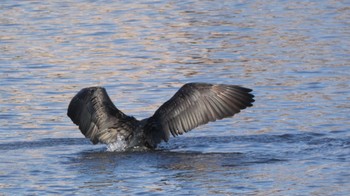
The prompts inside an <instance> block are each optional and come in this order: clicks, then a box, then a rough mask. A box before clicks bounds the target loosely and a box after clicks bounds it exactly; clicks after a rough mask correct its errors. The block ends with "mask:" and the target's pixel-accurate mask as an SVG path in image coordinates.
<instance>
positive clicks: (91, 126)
mask: <svg viewBox="0 0 350 196" xmlns="http://www.w3.org/2000/svg"><path fill="white" fill-rule="evenodd" d="M67 115H68V116H69V117H70V118H71V120H72V121H73V122H74V123H75V124H76V125H78V126H79V129H80V131H81V132H82V133H83V134H84V135H85V137H87V138H89V139H90V140H91V141H92V143H93V144H97V143H99V142H100V143H105V144H108V143H112V142H114V141H116V139H117V136H118V135H121V134H122V135H128V134H132V129H133V126H135V123H133V122H134V121H136V119H135V118H133V117H130V116H127V115H125V114H124V113H123V112H121V111H120V110H118V109H117V108H116V107H115V105H114V104H113V103H112V101H111V99H110V98H109V96H108V94H107V92H106V90H105V89H104V88H103V87H89V88H84V89H82V90H80V91H79V92H78V94H77V95H75V96H74V97H73V99H72V100H71V102H70V104H69V106H68V112H67Z"/></svg>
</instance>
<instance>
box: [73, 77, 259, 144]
mask: <svg viewBox="0 0 350 196" xmlns="http://www.w3.org/2000/svg"><path fill="white" fill-rule="evenodd" d="M251 91H252V90H251V89H249V88H244V87H241V86H237V85H227V84H208V83H187V84H185V85H183V86H182V87H181V88H180V89H179V90H178V91H177V92H176V93H175V95H174V96H173V97H172V98H171V99H169V100H168V101H167V102H165V103H164V104H163V105H161V106H160V107H159V108H158V110H156V112H155V113H154V114H153V116H151V117H149V118H146V119H143V120H137V119H136V118H134V117H132V116H127V115H125V114H124V113H123V112H121V111H120V110H118V109H117V108H116V107H115V105H114V104H113V103H112V101H111V99H110V98H109V96H108V94H107V92H106V89H105V88H103V87H89V88H83V89H82V90H80V91H79V92H78V94H77V95H75V96H74V97H73V99H72V100H71V102H70V104H69V106H68V112H67V115H68V116H69V117H70V118H71V119H72V121H73V122H74V123H75V124H76V125H78V126H79V129H80V131H81V132H82V133H83V134H84V135H85V137H86V138H89V139H90V140H91V142H92V143H93V144H97V143H104V144H107V145H114V144H117V143H119V144H121V145H119V146H118V148H119V149H117V150H125V149H129V148H134V147H141V148H151V149H154V148H156V147H157V145H158V144H159V143H160V142H161V141H162V140H164V141H166V142H167V141H168V140H169V137H170V134H171V135H173V136H174V137H175V136H177V135H182V134H183V133H185V132H188V131H190V130H192V129H194V128H196V127H198V126H199V125H203V124H206V123H208V122H209V121H211V122H213V121H216V120H218V119H222V118H226V117H231V116H233V115H234V114H236V113H239V112H240V111H241V110H242V109H245V108H246V107H250V106H252V103H253V102H254V99H253V98H254V95H253V94H251V93H250V92H251Z"/></svg>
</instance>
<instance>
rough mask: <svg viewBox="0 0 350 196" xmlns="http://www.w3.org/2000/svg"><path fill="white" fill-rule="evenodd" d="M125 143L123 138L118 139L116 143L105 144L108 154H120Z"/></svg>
mask: <svg viewBox="0 0 350 196" xmlns="http://www.w3.org/2000/svg"><path fill="white" fill-rule="evenodd" d="M126 146H127V143H126V141H125V139H124V137H118V138H117V141H115V142H112V143H109V144H107V151H108V152H121V151H124V150H125V148H126Z"/></svg>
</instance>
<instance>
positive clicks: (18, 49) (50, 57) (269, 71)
mask: <svg viewBox="0 0 350 196" xmlns="http://www.w3.org/2000/svg"><path fill="white" fill-rule="evenodd" d="M349 6H350V5H349V4H348V3H347V2H344V1H333V0H332V1H317V2H313V1H305V2H294V1H264V2H257V1H234V2H228V1H225V2H220V3H218V2H216V1H196V0H193V1H186V2H184V1H148V0H142V1H137V2H127V1H117V2H107V1H83V0H79V1H65V2H62V1H48V2H37V1H6V0H5V1H3V2H2V3H1V5H0V83H1V85H0V126H1V129H0V151H1V153H0V154H1V155H0V159H1V160H2V161H1V163H0V188H1V193H2V194H5V195H8V194H19V195H22V194H34V195H36V194H44V195H47V194H56V195H57V194H60V195H61V194H71V193H77V194H91V192H97V191H98V192H99V193H101V194H104V195H106V194H116V193H117V194H118V193H119V194H150V193H154V194H165V193H172V194H195V195H204V194H208V193H209V194H222V195H232V194H254V195H255V194H256V195H271V194H276V195H300V194H314V195H318V194H327V195H333V194H335V193H336V194H339V195H347V194H348V193H349V192H350V190H349V188H348V187H349V182H348V177H349V172H348V166H349V165H348V163H349V154H350V153H349V152H350V151H349V149H350V148H349V144H350V142H349V140H350V139H349V136H350V135H349V128H350V124H349V117H350V116H349V112H348V110H349V104H348V102H349V100H350V92H349V89H350V88H349V85H350V83H349V78H350V77H349V76H350V75H349V73H350V72H349V66H348V65H349V62H350V58H349V55H348V54H349V53H350V47H349V46H350V39H349V25H348V24H349V23H348V21H349V14H348V11H349ZM196 81H197V82H199V81H201V82H203V81H204V82H212V83H229V84H239V85H243V86H246V87H249V88H253V89H254V94H255V95H256V102H255V105H254V107H252V108H250V110H247V111H243V112H242V113H240V114H238V115H237V116H235V117H234V118H232V119H225V120H222V121H218V122H215V123H211V124H208V125H206V126H202V127H199V128H198V129H195V130H193V131H191V132H190V133H187V134H186V135H183V136H180V137H178V138H171V140H170V141H169V143H167V144H162V145H161V147H160V149H158V150H156V151H151V152H124V153H109V152H105V151H106V148H105V146H101V145H97V146H93V145H91V144H90V143H89V141H87V140H85V139H84V138H83V136H82V135H81V134H80V132H79V131H78V129H77V127H76V126H75V125H73V123H71V122H70V120H69V119H68V118H67V116H66V108H67V105H68V103H69V100H70V99H71V98H72V96H74V95H75V93H76V92H77V91H79V90H80V89H81V88H83V87H87V86H96V85H101V86H105V87H106V88H107V90H108V92H109V94H110V96H111V98H112V100H113V101H114V102H115V104H116V105H117V107H118V108H120V109H121V110H122V111H124V112H125V113H127V114H129V115H134V116H135V117H136V118H139V119H141V118H145V117H148V116H150V115H152V114H153V112H154V111H155V110H156V109H157V108H158V107H159V105H160V104H161V103H164V102H165V101H166V100H167V99H168V98H170V97H171V96H172V95H173V94H174V93H175V91H176V90H177V89H178V88H179V87H180V86H181V85H182V84H183V83H186V82H196Z"/></svg>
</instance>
